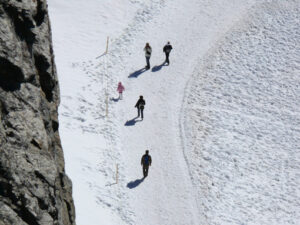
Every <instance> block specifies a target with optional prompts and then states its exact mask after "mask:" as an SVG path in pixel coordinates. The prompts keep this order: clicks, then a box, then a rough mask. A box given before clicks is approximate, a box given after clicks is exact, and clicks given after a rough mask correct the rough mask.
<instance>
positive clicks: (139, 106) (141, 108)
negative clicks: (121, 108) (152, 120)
mask: <svg viewBox="0 0 300 225" xmlns="http://www.w3.org/2000/svg"><path fill="white" fill-rule="evenodd" d="M145 105H146V102H145V100H144V99H143V96H142V95H141V96H140V99H139V100H138V101H137V103H136V104H135V106H134V107H136V108H137V110H138V117H140V115H141V117H142V120H143V118H144V113H143V111H144V107H145Z"/></svg>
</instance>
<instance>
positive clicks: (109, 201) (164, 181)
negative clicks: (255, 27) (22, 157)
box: [49, 0, 255, 225]
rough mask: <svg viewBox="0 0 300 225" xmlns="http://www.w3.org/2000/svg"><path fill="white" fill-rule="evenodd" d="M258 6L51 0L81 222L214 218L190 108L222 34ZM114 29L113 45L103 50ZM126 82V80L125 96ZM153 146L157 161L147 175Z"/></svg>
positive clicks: (244, 2)
mask: <svg viewBox="0 0 300 225" xmlns="http://www.w3.org/2000/svg"><path fill="white" fill-rule="evenodd" d="M254 3H255V1H254V0H231V1H226V5H224V1H221V0H216V1H209V0H200V1H199V0H190V1H180V0H173V1H167V0H153V1H144V0H132V1H125V0H124V1H123V0H116V1H110V2H106V1H105V2H101V3H100V2H99V1H96V0H89V1H84V0H77V1H74V2H73V4H70V3H69V2H68V3H65V2H61V1H59V0H49V6H50V16H51V22H52V25H53V36H54V49H55V53H56V60H57V61H56V62H57V65H58V73H59V79H60V85H61V94H62V103H61V107H60V132H61V137H62V144H63V148H64V151H65V159H66V170H67V173H68V174H69V176H70V177H71V179H72V181H73V190H74V200H75V207H76V216H77V224H79V225H86V224H87V223H88V224H89V225H96V224H105V225H106V224H110V225H114V224H118V225H119V224H134V225H140V224H147V225H152V224H153V225H154V224H155V225H157V224H164V225H168V224H172V225H174V224H178V225H186V224H189V225H190V224H195V225H198V224H207V221H208V220H207V218H206V214H205V210H206V209H207V208H206V207H207V205H206V202H205V201H203V202H202V201H200V200H202V199H203V198H201V197H202V196H199V187H198V184H197V183H195V180H194V183H192V181H191V175H193V174H195V171H191V170H190V166H188V165H187V164H186V160H189V158H187V157H186V154H184V153H183V149H184V144H183V142H182V141H183V140H182V139H183V137H182V133H181V128H182V118H181V116H183V112H184V110H183V109H182V108H181V106H182V105H183V100H184V93H185V92H187V93H189V90H185V88H186V84H187V82H188V80H189V79H190V77H192V76H194V74H197V72H198V71H199V70H200V68H199V65H200V62H201V61H202V59H204V58H205V55H206V54H207V52H211V51H212V50H213V49H215V51H217V50H218V49H217V48H218V42H219V40H222V38H223V37H224V35H226V33H227V32H230V31H231V30H232V28H233V27H235V28H238V27H239V21H240V20H241V19H242V18H243V17H245V16H247V11H248V9H249V8H250V7H251V6H253V4H254ZM51 5H52V6H51ZM124 9H125V10H124ZM51 13H52V14H51ZM82 14H84V16H83V15H82ZM103 21H104V22H103ZM109 33H110V34H109ZM107 35H110V36H111V39H112V42H111V45H110V46H109V54H107V55H102V53H103V51H104V50H105V47H104V43H105V41H106V36H107ZM167 41H170V42H171V44H172V45H173V51H172V52H171V54H170V62H171V63H170V66H161V63H162V62H163V61H164V57H165V56H164V54H163V52H162V48H163V46H164V44H166V42H167ZM146 42H149V43H150V45H151V46H152V48H153V53H152V57H151V60H150V62H151V66H152V68H151V69H150V70H148V71H146V72H143V73H141V72H139V70H140V69H142V68H143V67H144V66H145V57H144V52H143V48H144V45H145V43H146ZM101 49H103V50H101ZM101 55H102V56H101ZM119 81H121V82H122V83H123V84H124V86H125V92H124V93H123V99H124V100H121V101H118V99H117V95H118V94H117V91H116V88H117V83H118V82H119ZM187 87H188V88H190V87H191V86H190V85H189V86H187ZM190 91H195V92H197V91H198V90H190ZM107 94H108V106H109V108H108V117H106V116H105V114H106V113H105V111H106V102H105V101H106V99H107ZM139 95H143V96H144V98H145V100H146V106H145V110H144V114H145V119H144V120H143V121H139V120H136V121H133V120H132V119H133V118H134V117H135V116H136V114H137V112H136V109H135V108H134V105H135V103H136V101H137V100H138V97H139ZM192 98H193V96H192ZM185 102H186V101H185ZM127 121H128V122H127ZM125 124H126V125H125ZM195 135H197V134H195ZM192 141H193V140H192ZM146 149H149V150H150V155H151V156H152V159H153V164H152V166H151V167H150V170H149V176H148V177H147V178H146V179H145V180H141V178H142V168H141V165H140V158H141V156H142V155H143V154H144V152H145V150H146ZM185 150H186V151H187V149H185ZM196 160H197V159H196ZM116 164H118V168H119V182H118V184H115V175H116V174H115V172H116ZM192 169H193V168H192ZM197 172H199V173H200V172H202V171H199V170H197V171H196V173H197ZM200 194H201V193H200ZM237 216H238V215H237Z"/></svg>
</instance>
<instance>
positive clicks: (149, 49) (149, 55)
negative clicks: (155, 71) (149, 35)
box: [144, 43, 152, 69]
mask: <svg viewBox="0 0 300 225" xmlns="http://www.w3.org/2000/svg"><path fill="white" fill-rule="evenodd" d="M144 51H145V57H146V62H147V65H146V67H145V68H146V69H150V57H151V53H152V48H151V46H150V45H149V43H146V46H145V48H144Z"/></svg>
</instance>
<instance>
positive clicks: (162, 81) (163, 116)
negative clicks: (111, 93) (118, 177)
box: [109, 1, 248, 225]
mask: <svg viewBox="0 0 300 225" xmlns="http://www.w3.org/2000/svg"><path fill="white" fill-rule="evenodd" d="M220 4H221V2H215V3H209V4H208V3H207V2H206V3H205V2H199V1H189V2H182V1H176V2H174V1H172V2H168V3H165V5H164V8H162V9H161V11H160V14H159V15H155V17H154V18H153V19H152V20H150V21H149V22H146V23H145V24H143V26H144V27H143V29H142V32H138V33H136V34H135V35H134V38H132V39H130V38H128V36H129V37H131V35H130V34H131V33H128V34H127V35H128V36H127V35H126V36H125V38H124V39H121V49H122V48H126V55H125V56H124V57H120V56H119V55H120V54H119V49H120V47H118V48H117V50H118V51H116V50H115V49H112V53H111V55H109V57H112V58H113V60H112V62H113V64H114V65H118V68H117V69H116V68H115V67H113V66H111V69H110V72H109V74H118V75H119V77H120V80H121V81H124V80H125V86H126V87H127V89H126V91H125V93H124V100H122V101H119V102H118V104H117V111H118V113H117V115H116V117H117V118H118V122H117V123H118V124H120V131H119V133H120V135H121V137H120V142H119V143H120V146H119V151H120V152H122V154H121V157H122V158H121V159H122V160H121V161H120V163H121V165H122V171H121V172H120V173H121V174H122V175H123V176H122V177H123V179H122V181H123V182H124V183H125V185H126V184H127V186H129V187H131V186H132V187H131V188H129V189H127V190H125V194H126V196H129V197H128V198H129V206H130V208H131V211H132V212H134V215H135V217H136V218H134V219H133V221H134V223H133V224H143V223H144V222H145V221H147V224H148V225H151V224H179V225H181V224H182V225H183V224H201V221H203V218H199V215H200V213H199V210H202V209H201V208H200V207H199V206H198V204H199V203H198V202H197V199H198V198H197V195H196V192H194V188H193V186H192V183H191V181H190V176H189V171H188V167H187V166H186V162H185V159H184V156H183V152H182V149H183V148H182V145H181V143H182V142H181V137H180V130H179V129H180V126H179V119H180V118H179V117H180V112H181V109H180V106H181V102H182V99H183V93H184V88H185V84H186V81H187V80H188V78H189V77H190V75H191V74H192V73H193V72H194V70H195V67H196V66H197V65H198V63H199V62H198V60H199V58H201V55H204V54H205V52H206V51H207V50H208V49H209V48H210V47H211V46H213V44H214V43H215V42H216V41H217V40H218V39H219V38H220V37H221V36H222V35H223V34H224V33H225V32H226V31H227V30H228V29H229V28H230V27H231V26H232V25H233V24H234V23H235V22H237V21H238V19H239V16H240V15H242V14H243V13H244V12H245V11H244V10H245V9H246V8H247V6H248V5H247V4H244V2H243V4H238V2H237V1H235V2H232V3H231V4H228V5H227V6H225V7H221V5H220ZM216 18H217V19H216ZM151 34H155V35H151ZM124 40H129V43H126V42H125V41H124ZM168 40H169V41H171V44H172V45H173V47H174V50H173V51H172V52H171V54H170V62H171V64H170V66H168V67H167V66H161V64H162V63H163V61H164V58H165V56H164V54H163V52H162V48H163V46H164V44H165V43H166V42H167V41H168ZM145 42H149V43H150V45H151V46H152V49H153V53H152V57H151V60H150V61H151V65H152V69H151V70H148V71H145V72H143V73H141V74H139V72H138V71H139V70H140V69H142V68H143V67H144V65H145V57H144V53H143V51H142V50H143V47H144V45H145ZM125 46H126V47H125ZM196 69H197V68H196ZM127 76H128V78H127ZM124 78H125V79H124ZM127 79H128V80H127ZM115 83H116V82H115ZM139 95H143V96H144V98H145V100H146V106H145V110H144V114H145V118H144V120H143V121H140V120H139V119H137V120H135V121H134V120H133V118H135V117H136V115H137V112H136V109H135V108H134V105H135V103H136V101H137V100H138V97H139ZM127 121H129V122H127ZM128 124H129V125H128ZM124 125H125V126H124ZM146 149H149V150H150V154H151V156H152V158H153V164H152V166H151V167H150V171H149V176H148V177H147V178H146V179H145V180H141V179H142V169H141V165H140V158H141V156H142V155H143V154H144V151H145V150H146ZM130 185H131V186H130Z"/></svg>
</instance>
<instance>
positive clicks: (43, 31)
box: [0, 0, 75, 225]
mask: <svg viewBox="0 0 300 225" xmlns="http://www.w3.org/2000/svg"><path fill="white" fill-rule="evenodd" d="M58 105H59V86H58V80H57V74H56V68H55V64H54V55H53V50H52V41H51V30H50V23H49V16H48V12H47V3H46V1H45V0H0V225H10V224H13V225H19V224H20V225H24V224H30V225H38V224H42V225H51V224H60V225H69V224H75V210H74V204H73V200H72V184H71V181H70V180H69V178H68V177H67V176H66V174H65V171H64V157H63V151H62V147H61V143H60V137H59V133H58V115H57V108H58Z"/></svg>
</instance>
